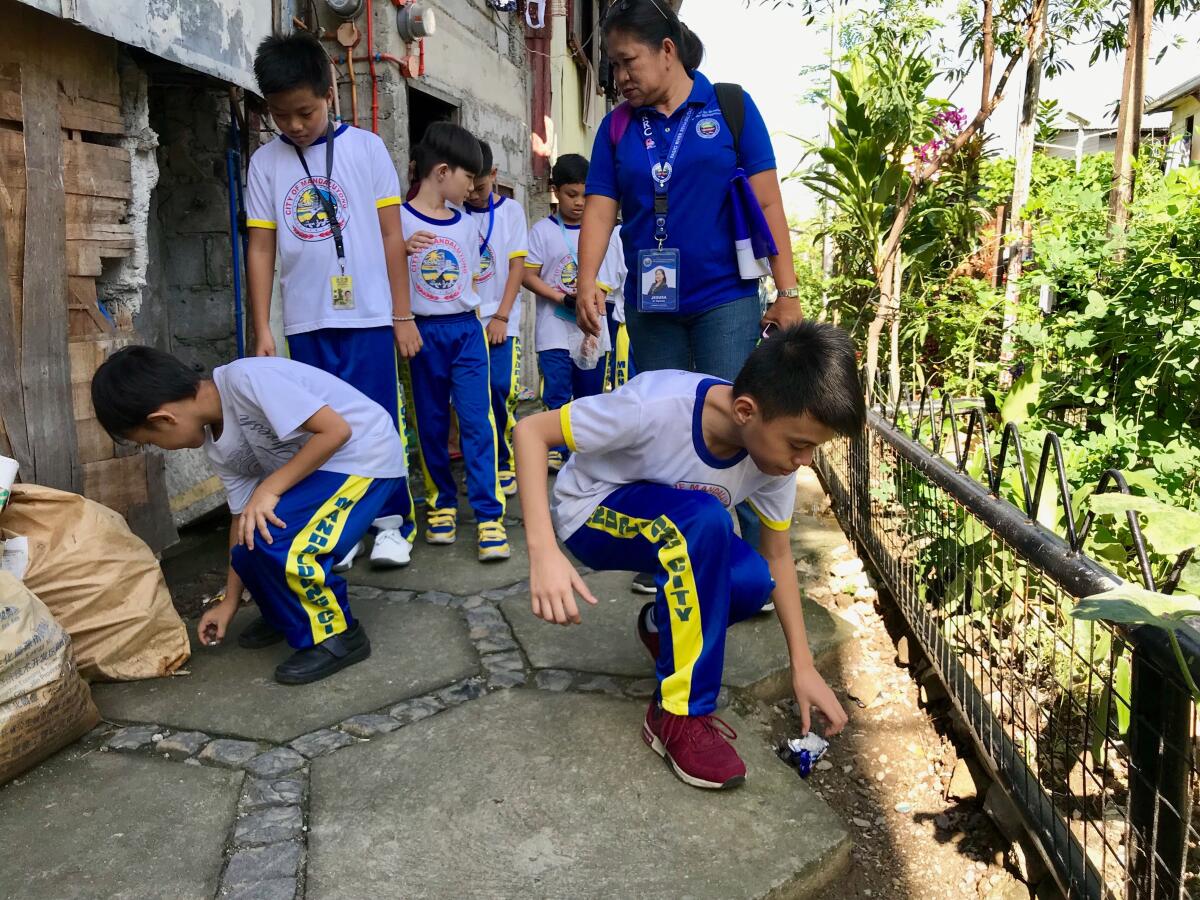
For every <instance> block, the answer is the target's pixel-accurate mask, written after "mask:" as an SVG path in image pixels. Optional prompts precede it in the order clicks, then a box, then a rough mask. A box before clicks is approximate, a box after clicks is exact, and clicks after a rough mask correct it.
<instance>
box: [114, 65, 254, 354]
mask: <svg viewBox="0 0 1200 900" xmlns="http://www.w3.org/2000/svg"><path fill="white" fill-rule="evenodd" d="M149 95H150V127H151V128H153V129H154V131H155V132H156V133H157V134H158V142H159V149H158V168H159V180H158V186H157V188H156V190H155V192H154V195H153V198H152V201H151V211H150V229H149V242H150V246H151V247H152V248H153V252H152V254H151V264H150V266H149V271H148V277H147V281H148V287H149V291H150V294H151V297H150V298H149V299H150V300H151V301H152V302H149V303H144V304H143V306H142V309H141V311H140V314H139V316H138V317H137V318H136V319H135V322H136V323H137V325H138V327H139V329H140V330H143V331H145V332H148V333H152V334H154V335H156V336H157V337H158V339H159V340H158V342H157V343H158V346H160V347H163V348H164V349H168V350H170V351H171V352H172V353H175V354H177V355H178V356H179V357H181V358H182V359H183V360H184V361H185V362H187V363H189V364H191V365H194V366H196V367H197V368H198V369H204V370H206V371H208V370H211V369H212V368H213V367H214V366H218V365H222V364H224V363H226V362H229V361H230V360H231V359H233V358H234V357H235V356H236V355H237V341H236V336H235V333H234V296H233V263H232V258H231V255H230V236H229V196H228V190H227V186H226V177H225V144H226V129H227V128H228V123H229V101H228V95H227V94H226V92H225V91H224V90H223V89H222V88H220V87H209V88H206V87H203V86H200V85H195V84H191V85H187V86H178V85H162V86H160V85H155V84H153V83H152V84H151V87H150V91H149Z"/></svg>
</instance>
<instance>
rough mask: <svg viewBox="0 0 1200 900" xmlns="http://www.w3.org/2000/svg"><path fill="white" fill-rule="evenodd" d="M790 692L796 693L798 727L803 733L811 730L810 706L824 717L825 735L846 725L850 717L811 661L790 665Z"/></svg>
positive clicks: (835, 732)
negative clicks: (798, 714) (827, 725)
mask: <svg viewBox="0 0 1200 900" xmlns="http://www.w3.org/2000/svg"><path fill="white" fill-rule="evenodd" d="M792 692H793V693H795V695H796V703H797V705H798V706H799V707H800V727H801V729H803V731H804V733H805V734H808V733H809V732H810V731H812V711H811V709H812V707H814V706H815V707H816V708H817V709H818V710H819V711H820V712H821V714H822V715H824V716H825V718H826V719H828V720H829V727H828V728H826V729H825V734H826V736H832V735H835V734H837V733H838V732H840V731H841V730H842V729H843V728H845V727H846V723H847V722H848V721H850V717H849V716H847V715H846V710H845V709H843V708H842V704H840V703H839V702H838V699H837V697H835V696H834V694H833V691H832V690H830V689H829V685H827V684H826V683H825V679H824V678H822V677H821V673H820V672H818V671H817V670H816V668H814V666H813V665H812V663H808V664H807V665H804V666H801V667H800V668H796V667H794V666H793V667H792Z"/></svg>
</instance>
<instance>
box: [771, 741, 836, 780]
mask: <svg viewBox="0 0 1200 900" xmlns="http://www.w3.org/2000/svg"><path fill="white" fill-rule="evenodd" d="M828 750H829V741H827V740H825V738H823V737H821V736H820V735H819V734H816V733H815V732H812V731H810V732H809V733H808V734H806V735H804V737H798V738H791V739H789V740H786V741H781V742H780V744H779V747H778V748H777V749H776V751H775V752H776V753H778V754H779V758H780V759H782V760H783V761H784V762H785V763H787V764H788V765H789V766H792V767H793V768H795V770H796V771H797V772H799V773H800V777H801V778H807V777H808V776H809V773H811V772H812V770H813V766H815V765H816V764H817V763H818V762H819V761H820V760H821V759H822V757H824V756H825V754H826V753H827V752H828Z"/></svg>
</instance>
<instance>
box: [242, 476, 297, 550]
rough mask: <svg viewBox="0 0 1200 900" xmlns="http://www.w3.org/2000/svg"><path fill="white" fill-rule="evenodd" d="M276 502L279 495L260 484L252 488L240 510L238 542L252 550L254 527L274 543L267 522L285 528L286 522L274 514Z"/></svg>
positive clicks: (270, 542)
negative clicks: (248, 498) (264, 488)
mask: <svg viewBox="0 0 1200 900" xmlns="http://www.w3.org/2000/svg"><path fill="white" fill-rule="evenodd" d="M278 502H279V495H278V494H272V493H271V492H270V491H265V490H263V487H262V485H261V484H260V485H259V486H258V487H257V488H255V489H254V493H253V494H251V495H250V500H249V502H248V503H247V504H246V508H245V509H243V510H242V520H241V522H240V523H238V524H239V527H240V529H241V530H240V532H239V533H238V543H239V544H245V545H246V546H247V547H249V548H250V549H251V550H253V549H254V532H255V530H256V529H257V530H258V533H259V534H261V535H262V538H263V540H264V541H266V542H267V543H268V544H273V543H275V539H274V538H273V537H271V532H270V530H269V529H268V528H267V523H268V522H270V523H271V524H272V525H274V526H276V527H277V528H287V523H285V522H281V521H280V519H279V517H278V516H277V515H275V505H276V504H277V503H278Z"/></svg>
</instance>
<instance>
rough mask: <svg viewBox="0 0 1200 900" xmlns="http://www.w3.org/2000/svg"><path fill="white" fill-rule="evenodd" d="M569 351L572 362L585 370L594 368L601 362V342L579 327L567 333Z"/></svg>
mask: <svg viewBox="0 0 1200 900" xmlns="http://www.w3.org/2000/svg"><path fill="white" fill-rule="evenodd" d="M567 352H568V353H570V354H571V362H573V363H575V365H577V366H579V368H581V369H584V370H591V369H594V368H596V364H597V363H599V362H600V342H599V341H598V340H597V339H596V338H595V337H593V336H592V335H590V334H584V333H583V332H582V331H581V330H580V329H578V328H572V329H571V330H570V331H569V332H568V333H567Z"/></svg>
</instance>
